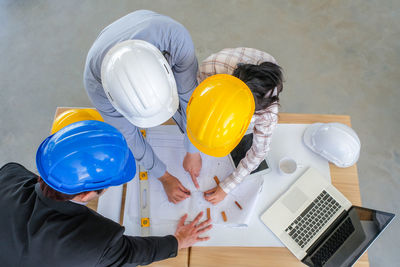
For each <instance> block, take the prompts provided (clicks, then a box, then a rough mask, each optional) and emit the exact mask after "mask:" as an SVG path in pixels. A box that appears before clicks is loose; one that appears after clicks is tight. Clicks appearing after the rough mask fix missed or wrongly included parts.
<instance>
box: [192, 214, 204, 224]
mask: <svg viewBox="0 0 400 267" xmlns="http://www.w3.org/2000/svg"><path fill="white" fill-rule="evenodd" d="M201 217H203V212H202V211H200V212H199V214H197V216H196V218H194V220H193V221H192V222H191V225H196V224H197V223H198V222H199V221H200V219H201Z"/></svg>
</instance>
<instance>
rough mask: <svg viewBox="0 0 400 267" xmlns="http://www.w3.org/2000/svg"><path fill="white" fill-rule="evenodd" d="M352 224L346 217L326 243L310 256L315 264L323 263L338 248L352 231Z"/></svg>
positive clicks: (320, 264)
mask: <svg viewBox="0 0 400 267" xmlns="http://www.w3.org/2000/svg"><path fill="white" fill-rule="evenodd" d="M354 230H355V229H354V226H353V224H352V222H351V220H350V218H347V219H346V220H345V221H344V222H343V223H342V225H340V227H339V228H338V229H337V230H336V231H335V233H334V234H333V235H332V236H331V237H329V239H328V240H327V241H326V243H325V244H324V245H323V246H322V247H321V248H320V249H319V250H318V251H317V252H316V253H315V254H314V255H313V256H312V257H311V261H312V262H313V263H314V265H315V266H322V265H324V264H325V263H326V262H327V261H328V260H329V258H330V257H331V256H332V255H333V254H334V253H335V252H336V251H337V250H338V249H339V248H340V246H341V245H342V244H343V243H344V241H346V239H347V238H348V237H349V236H350V235H351V234H352V233H353V232H354Z"/></svg>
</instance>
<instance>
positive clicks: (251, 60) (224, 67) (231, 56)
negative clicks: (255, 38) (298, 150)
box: [197, 47, 278, 193]
mask: <svg viewBox="0 0 400 267" xmlns="http://www.w3.org/2000/svg"><path fill="white" fill-rule="evenodd" d="M266 61H268V62H272V63H275V64H276V61H275V59H274V58H273V57H272V56H271V55H270V54H268V53H265V52H262V51H260V50H257V49H253V48H246V47H238V48H225V49H223V50H221V51H220V52H218V53H216V54H212V55H211V56H209V57H208V58H206V59H205V60H204V61H203V62H202V63H201V64H200V67H199V72H198V74H197V80H198V81H199V83H200V82H201V81H203V80H204V79H206V78H207V77H209V76H212V75H214V74H221V73H225V74H232V73H233V71H234V70H235V68H236V66H237V64H238V63H248V64H260V63H261V62H266ZM277 123H278V105H277V104H273V105H271V106H269V107H268V108H266V109H264V110H259V111H256V112H255V113H254V115H253V117H252V119H251V122H250V126H249V127H253V144H252V146H251V148H250V149H249V150H248V151H247V153H246V156H245V157H244V158H243V159H242V160H241V161H240V163H239V165H238V166H237V168H236V170H234V171H233V173H232V174H231V175H230V176H229V177H227V178H226V179H224V180H223V181H222V182H221V183H220V184H219V185H220V186H221V188H222V189H223V190H224V191H225V192H226V193H229V192H230V191H231V190H232V189H234V188H235V187H236V186H237V185H239V184H240V183H241V182H242V181H243V179H244V178H245V177H246V176H248V175H249V174H250V173H251V172H252V171H253V170H255V169H256V168H257V167H258V165H260V163H261V161H262V160H263V159H264V158H265V156H266V155H267V152H268V151H269V148H270V143H271V137H272V132H273V130H274V129H275V127H276V125H277Z"/></svg>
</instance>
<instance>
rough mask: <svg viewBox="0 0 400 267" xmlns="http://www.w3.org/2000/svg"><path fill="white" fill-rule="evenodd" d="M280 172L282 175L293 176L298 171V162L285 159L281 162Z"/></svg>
mask: <svg viewBox="0 0 400 267" xmlns="http://www.w3.org/2000/svg"><path fill="white" fill-rule="evenodd" d="M278 167H279V172H280V173H281V174H292V173H294V172H295V171H296V170H297V162H296V161H295V160H294V159H292V158H289V157H283V158H281V159H280V160H279V166H278Z"/></svg>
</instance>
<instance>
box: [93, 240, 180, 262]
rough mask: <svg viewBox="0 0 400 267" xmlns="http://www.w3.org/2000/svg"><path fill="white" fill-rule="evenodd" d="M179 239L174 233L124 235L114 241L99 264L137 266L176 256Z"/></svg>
mask: <svg viewBox="0 0 400 267" xmlns="http://www.w3.org/2000/svg"><path fill="white" fill-rule="evenodd" d="M177 252H178V241H177V240H176V238H175V237H174V236H172V235H168V236H164V237H155V236H152V237H133V236H126V235H122V236H121V237H120V238H119V239H118V240H117V241H116V242H113V244H112V245H110V246H109V247H108V248H106V250H105V253H104V254H103V256H102V258H101V259H100V261H99V263H98V266H121V265H124V266H136V265H138V264H140V265H146V264H150V263H152V262H153V261H159V260H164V259H167V258H171V257H176V255H177Z"/></svg>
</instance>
